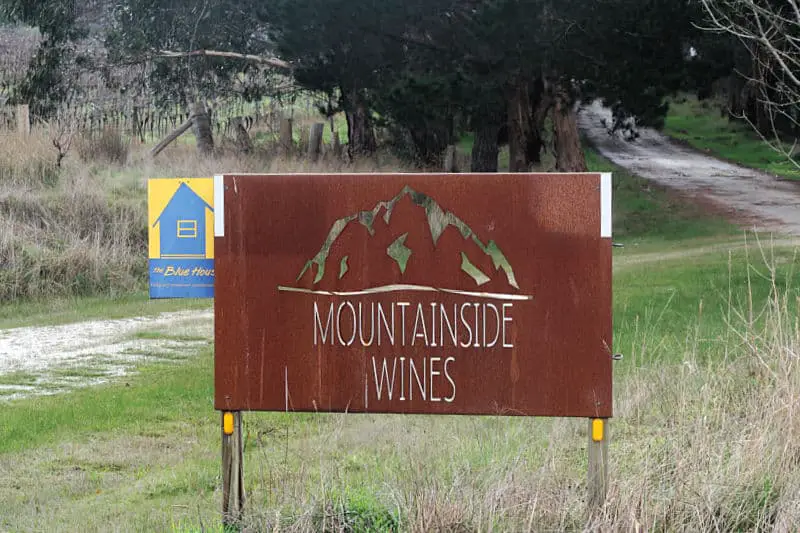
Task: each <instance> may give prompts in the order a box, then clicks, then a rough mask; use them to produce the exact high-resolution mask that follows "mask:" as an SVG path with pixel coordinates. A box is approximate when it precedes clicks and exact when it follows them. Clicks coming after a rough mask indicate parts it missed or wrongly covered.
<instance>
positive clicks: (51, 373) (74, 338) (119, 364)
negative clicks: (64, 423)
mask: <svg viewBox="0 0 800 533" xmlns="http://www.w3.org/2000/svg"><path fill="white" fill-rule="evenodd" d="M213 319H214V315H213V312H212V311H210V310H202V311H183V312H177V313H163V314H161V315H157V316H152V317H137V318H127V319H120V320H95V321H87V322H78V323H75V324H64V325H60V326H44V327H25V328H14V329H7V330H2V329H0V402H2V401H3V400H13V399H16V398H24V397H27V396H35V395H41V394H54V393H57V392H62V391H65V390H70V389H73V388H76V387H82V386H87V385H96V384H99V383H104V382H106V381H108V380H109V379H111V378H113V377H118V376H121V375H124V374H126V373H128V372H130V371H131V370H132V369H133V368H134V366H135V364H136V363H138V362H142V361H145V362H156V361H165V360H173V361H174V360H178V359H182V358H185V357H188V356H191V355H192V354H193V353H195V351H196V350H197V349H198V348H199V347H201V346H204V345H207V344H208V343H209V342H210V341H211V338H212V325H213ZM8 374H10V375H11V376H12V379H9V378H8V377H7V378H6V379H2V378H3V375H8ZM0 405H2V403H0Z"/></svg>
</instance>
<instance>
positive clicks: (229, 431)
mask: <svg viewBox="0 0 800 533" xmlns="http://www.w3.org/2000/svg"><path fill="white" fill-rule="evenodd" d="M222 432H223V433H224V434H225V435H233V413H230V412H225V413H223V414H222Z"/></svg>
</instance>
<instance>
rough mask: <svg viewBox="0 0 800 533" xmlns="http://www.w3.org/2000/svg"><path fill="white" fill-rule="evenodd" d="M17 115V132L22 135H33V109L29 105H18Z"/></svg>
mask: <svg viewBox="0 0 800 533" xmlns="http://www.w3.org/2000/svg"><path fill="white" fill-rule="evenodd" d="M16 115H17V132H18V133H20V134H21V135H30V134H31V108H30V107H29V106H28V104H22V105H18V106H17V109H16Z"/></svg>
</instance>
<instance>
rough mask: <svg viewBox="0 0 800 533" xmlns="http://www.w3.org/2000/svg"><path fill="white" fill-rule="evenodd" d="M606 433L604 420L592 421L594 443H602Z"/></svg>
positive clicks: (594, 419)
mask: <svg viewBox="0 0 800 533" xmlns="http://www.w3.org/2000/svg"><path fill="white" fill-rule="evenodd" d="M604 432H605V424H604V423H603V419H602V418H593V419H592V440H593V441H594V442H602V441H603V438H604V437H605V435H604Z"/></svg>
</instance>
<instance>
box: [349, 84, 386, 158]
mask: <svg viewBox="0 0 800 533" xmlns="http://www.w3.org/2000/svg"><path fill="white" fill-rule="evenodd" d="M345 115H346V116H347V137H348V144H347V150H348V152H349V154H350V158H351V159H357V158H358V157H364V156H370V155H372V154H374V153H375V150H376V149H377V146H378V143H377V142H376V140H375V130H374V129H373V127H372V117H371V116H370V113H369V109H367V104H366V102H364V95H363V93H362V92H361V91H359V90H357V89H354V90H352V91H350V93H349V96H348V98H347V106H346V110H345Z"/></svg>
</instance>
